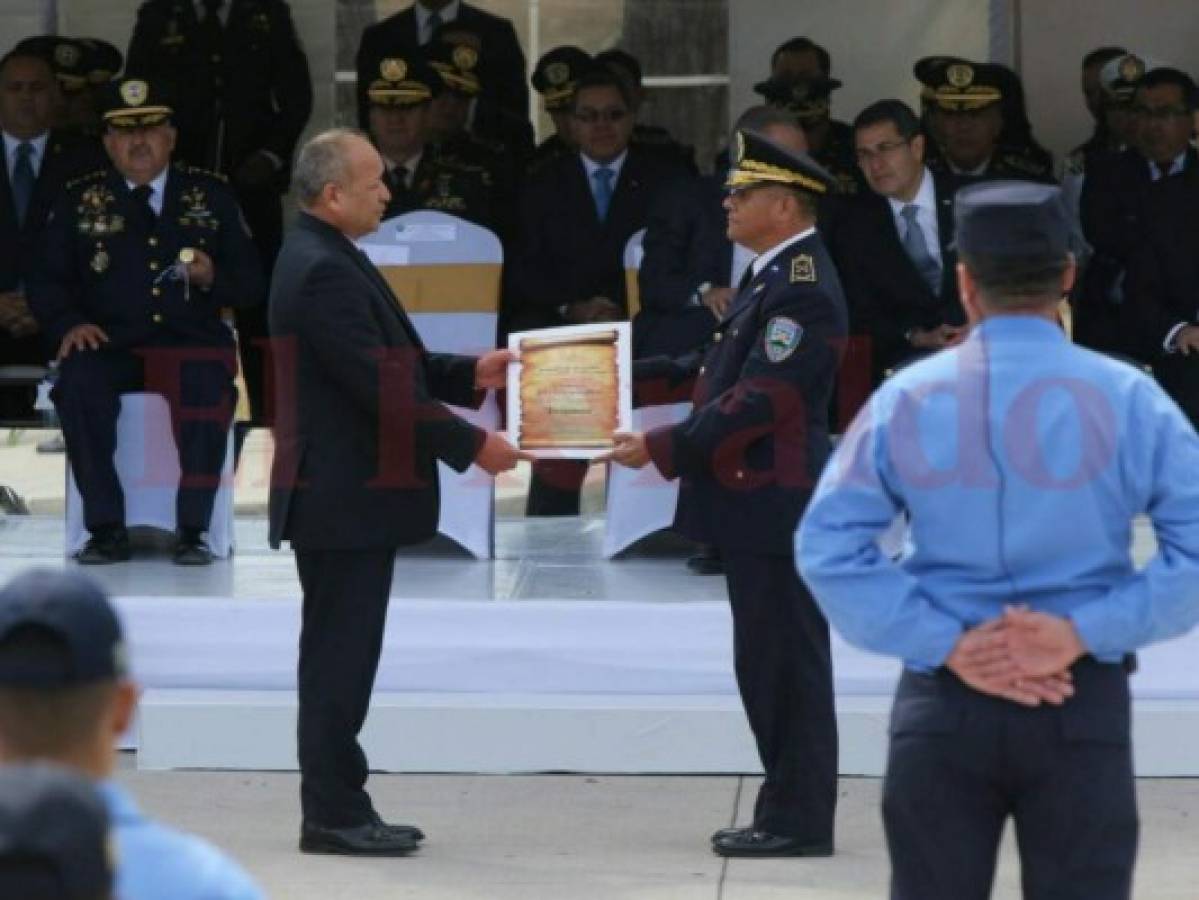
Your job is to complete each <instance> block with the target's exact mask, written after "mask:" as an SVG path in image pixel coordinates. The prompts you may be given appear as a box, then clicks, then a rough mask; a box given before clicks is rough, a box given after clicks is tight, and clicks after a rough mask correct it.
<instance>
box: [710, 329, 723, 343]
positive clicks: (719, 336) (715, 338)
mask: <svg viewBox="0 0 1199 900" xmlns="http://www.w3.org/2000/svg"><path fill="white" fill-rule="evenodd" d="M722 337H724V335H723V334H721V333H720V332H719V331H718V332H716V333H715V334H714V335H712V340H713V341H715V342H716V343H718V344H719V343H720V339H721V338H722Z"/></svg>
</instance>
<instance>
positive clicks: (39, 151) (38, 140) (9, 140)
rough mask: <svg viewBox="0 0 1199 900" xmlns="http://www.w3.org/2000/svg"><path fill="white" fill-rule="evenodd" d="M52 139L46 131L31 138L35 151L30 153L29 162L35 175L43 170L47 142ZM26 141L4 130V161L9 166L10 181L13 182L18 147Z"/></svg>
mask: <svg viewBox="0 0 1199 900" xmlns="http://www.w3.org/2000/svg"><path fill="white" fill-rule="evenodd" d="M49 140H50V132H48V131H47V132H44V133H42V134H39V135H38V136H37V137H33V138H29V139H28V141H29V143H30V144H32V145H33V152H32V153H30V154H29V164H30V165H31V166H33V177H34V178H36V177H37V176H38V174H39V173H40V172H41V171H42V160H44V159H45V158H46V142H47V141H49ZM23 143H25V141H22V140H21V139H20V138H16V137H13V136H12V135H11V134H9V133H8V132H7V131H6V132H4V163H5V165H7V166H8V183H9V184H12V173H13V170H14V169H15V168H16V167H17V148H18V147H19V146H21V144H23Z"/></svg>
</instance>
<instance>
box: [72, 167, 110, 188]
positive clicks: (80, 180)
mask: <svg viewBox="0 0 1199 900" xmlns="http://www.w3.org/2000/svg"><path fill="white" fill-rule="evenodd" d="M107 174H108V169H96V171H94V172H88V173H87V174H86V175H79V176H77V177H75V178H72V179H71V180H70V181H68V182H67V184H66V187H67V189H68V190H71V189H72V188H76V187H78V186H79V185H81V184H86V183H87V182H89V181H99V180H100V179H101V178H103V177H104V176H105V175H107Z"/></svg>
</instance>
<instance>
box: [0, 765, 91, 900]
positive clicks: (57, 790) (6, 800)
mask: <svg viewBox="0 0 1199 900" xmlns="http://www.w3.org/2000/svg"><path fill="white" fill-rule="evenodd" d="M113 868H114V854H113V851H112V845H111V843H110V841H109V817H108V809H107V807H106V805H105V803H104V800H103V798H102V797H101V796H100V794H99V793H98V792H97V790H96V788H95V786H94V785H93V784H92V783H91V782H90V781H88V780H87V779H86V778H84V777H83V776H82V775H79V774H77V773H74V772H70V771H68V770H66V769H62V768H58V767H55V766H48V765H41V764H39V765H19V766H2V767H0V897H13V898H17V897H20V898H21V900H101V898H109V897H111V896H112V892H113Z"/></svg>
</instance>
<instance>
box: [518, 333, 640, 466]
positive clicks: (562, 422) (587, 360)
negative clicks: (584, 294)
mask: <svg viewBox="0 0 1199 900" xmlns="http://www.w3.org/2000/svg"><path fill="white" fill-rule="evenodd" d="M630 344H631V332H630V329H629V323H628V322H604V323H600V324H596V325H570V326H567V327H565V328H541V329H538V330H537V331H519V332H515V333H513V334H510V335H509V336H508V349H510V350H512V351H514V352H516V353H518V354H519V355H520V362H518V363H516V364H515V365H513V366H510V367H509V369H508V432H509V438H510V440H511V441H512V443H513V444H514V445H516V446H517V447H519V448H520V449H522V450H528V451H529V452H530V453H533V454H534V455H535V456H544V457H550V458H563V457H568V458H578V459H591V458H593V457H595V456H599V455H600V454H601V453H604V452H606V451H608V450H610V449H611V448H612V435H613V433H614V432H617V431H628V430H629V428H630V427H631V425H632V421H633V365H632V351H631V349H630Z"/></svg>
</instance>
